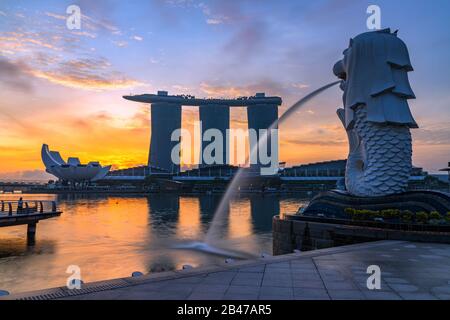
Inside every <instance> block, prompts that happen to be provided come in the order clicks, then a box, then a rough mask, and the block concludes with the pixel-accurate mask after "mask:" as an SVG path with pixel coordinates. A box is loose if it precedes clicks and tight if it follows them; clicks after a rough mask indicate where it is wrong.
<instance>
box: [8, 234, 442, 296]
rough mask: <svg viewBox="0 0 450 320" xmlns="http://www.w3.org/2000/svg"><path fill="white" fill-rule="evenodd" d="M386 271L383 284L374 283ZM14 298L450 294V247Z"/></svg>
mask: <svg viewBox="0 0 450 320" xmlns="http://www.w3.org/2000/svg"><path fill="white" fill-rule="evenodd" d="M369 265H378V266H379V267H380V268H381V289H380V290H369V289H368V288H367V285H366V281H367V278H368V277H369V274H367V273H366V270H367V267H368V266H369ZM6 298H9V299H82V300H86V299H163V300H166V299H177V300H178V299H180V300H184V299H188V300H197V299H206V300H212V299H238V300H241V299H243V300H244V299H260V300H271V299H283V300H285V299H300V300H303V299H309V300H310V299H322V300H323V299H326V300H328V299H389V300H400V299H433V300H435V299H450V245H445V244H432V243H431V244H430V243H412V242H401V241H381V242H372V243H366V244H358V245H351V246H345V247H338V248H331V249H323V250H316V251H310V252H305V253H294V254H289V255H283V256H276V257H267V258H261V259H259V260H252V261H237V262H234V263H229V264H225V263H224V264H223V265H220V266H217V265H216V266H211V267H203V268H196V269H189V270H180V271H171V272H163V273H156V274H149V275H144V276H141V277H135V278H123V279H115V280H110V281H102V282H95V283H89V284H84V285H83V287H82V288H81V289H80V290H68V289H67V288H65V287H61V288H54V289H49V290H43V291H36V292H31V293H26V294H18V295H12V296H9V297H6Z"/></svg>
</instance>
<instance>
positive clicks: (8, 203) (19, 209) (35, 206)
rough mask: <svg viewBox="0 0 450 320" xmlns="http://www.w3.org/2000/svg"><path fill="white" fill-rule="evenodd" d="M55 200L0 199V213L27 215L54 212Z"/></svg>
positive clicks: (55, 207) (56, 209)
mask: <svg viewBox="0 0 450 320" xmlns="http://www.w3.org/2000/svg"><path fill="white" fill-rule="evenodd" d="M57 211H58V208H57V205H56V201H48V200H23V201H20V200H1V201H0V215H2V214H3V215H8V216H12V215H27V214H33V213H34V214H36V213H55V212H57Z"/></svg>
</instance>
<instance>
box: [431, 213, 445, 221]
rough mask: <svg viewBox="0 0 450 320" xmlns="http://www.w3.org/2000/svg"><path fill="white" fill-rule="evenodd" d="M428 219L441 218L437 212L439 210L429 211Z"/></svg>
mask: <svg viewBox="0 0 450 320" xmlns="http://www.w3.org/2000/svg"><path fill="white" fill-rule="evenodd" d="M430 219H433V220H441V219H442V216H441V215H440V214H439V212H437V211H431V212H430Z"/></svg>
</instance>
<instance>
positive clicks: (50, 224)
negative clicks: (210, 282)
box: [0, 194, 305, 293]
mask: <svg viewBox="0 0 450 320" xmlns="http://www.w3.org/2000/svg"><path fill="white" fill-rule="evenodd" d="M19 196H20V195H11V194H3V195H0V199H3V200H5V199H16V198H18V197H19ZM22 196H23V197H24V199H25V200H27V199H43V200H57V201H58V202H59V206H60V208H61V209H62V211H63V214H62V215H61V216H60V217H58V218H53V219H49V220H43V221H41V222H39V223H38V226H37V234H36V245H35V246H33V247H27V245H26V226H25V225H23V226H15V227H6V228H0V290H2V289H3V290H8V291H10V292H11V293H16V292H23V291H29V290H37V289H42V288H49V287H55V286H63V285H65V284H66V279H67V277H68V276H69V274H67V273H66V270H67V267H68V266H69V265H77V266H79V267H80V268H81V276H82V279H83V281H84V282H90V281H96V280H104V279H111V278H118V277H125V276H130V275H131V273H132V272H133V271H141V272H143V273H147V272H152V271H159V270H162V269H164V270H171V269H180V268H181V267H182V265H183V264H190V265H192V266H199V265H208V264H213V263H217V262H221V261H223V260H224V258H223V257H218V256H213V255H208V254H205V253H200V252H193V251H185V250H176V249H172V248H171V247H173V245H174V244H177V243H180V242H183V241H190V240H203V239H204V236H205V234H206V232H207V230H208V226H209V224H210V222H211V219H212V217H213V215H214V212H215V209H216V207H217V206H218V204H219V200H220V195H219V196H215V195H205V196H178V195H170V194H169V195H167V194H165V195H163V194H155V195H150V196H126V197H125V196H120V197H119V196H104V195H22ZM304 204H305V200H304V199H301V198H295V197H292V198H291V197H280V196H277V195H266V196H261V195H252V196H241V197H236V198H234V199H233V200H231V201H230V203H229V205H228V208H227V210H228V212H229V214H228V215H227V219H225V220H224V221H223V223H222V224H221V226H220V234H219V235H218V237H220V239H221V240H220V241H219V243H221V244H222V246H223V247H224V248H229V249H233V250H239V251H244V252H248V253H251V254H255V255H258V254H260V253H262V252H266V253H272V231H271V230H272V216H273V215H276V214H280V213H281V214H287V213H294V212H296V211H297V209H298V207H299V206H300V205H304Z"/></svg>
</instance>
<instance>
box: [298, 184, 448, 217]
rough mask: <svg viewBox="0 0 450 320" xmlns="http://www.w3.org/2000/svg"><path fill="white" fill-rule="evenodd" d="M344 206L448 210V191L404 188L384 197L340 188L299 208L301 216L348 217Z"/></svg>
mask: <svg viewBox="0 0 450 320" xmlns="http://www.w3.org/2000/svg"><path fill="white" fill-rule="evenodd" d="M346 208H354V209H358V210H363V209H366V210H377V211H378V210H385V209H400V210H410V211H412V212H419V211H425V212H431V211H437V212H439V213H440V214H441V215H443V216H445V215H447V213H448V212H450V195H449V194H446V193H443V192H438V191H427V190H423V191H420V190H418V191H408V192H404V193H401V194H395V195H390V196H384V197H356V196H352V195H350V194H348V193H347V192H344V191H338V190H333V191H327V192H322V193H320V194H318V195H317V196H315V197H314V198H313V199H312V200H311V202H310V203H309V205H308V207H307V208H306V209H305V210H304V211H303V214H304V215H305V216H317V215H323V216H324V217H327V218H339V219H348V218H349V215H348V214H346V213H345V211H344V210H345V209H346Z"/></svg>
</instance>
